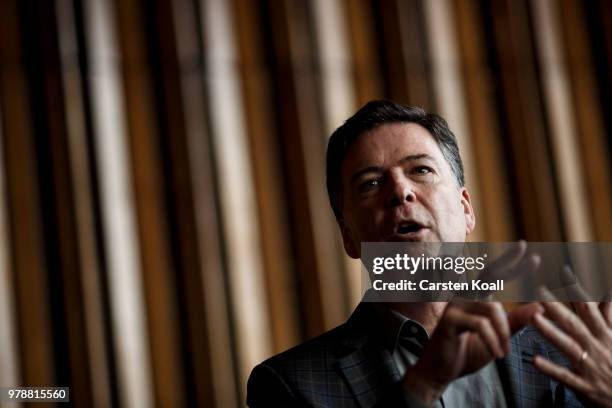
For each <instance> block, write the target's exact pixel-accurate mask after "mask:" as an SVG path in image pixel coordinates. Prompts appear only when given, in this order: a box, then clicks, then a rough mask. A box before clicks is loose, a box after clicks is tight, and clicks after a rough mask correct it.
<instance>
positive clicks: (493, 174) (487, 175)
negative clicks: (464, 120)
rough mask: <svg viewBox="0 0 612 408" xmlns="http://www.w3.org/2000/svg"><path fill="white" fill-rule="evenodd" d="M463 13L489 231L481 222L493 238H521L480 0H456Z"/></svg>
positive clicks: (461, 40) (472, 122)
mask: <svg viewBox="0 0 612 408" xmlns="http://www.w3.org/2000/svg"><path fill="white" fill-rule="evenodd" d="M453 5H454V10H455V14H456V16H457V18H456V22H457V40H458V44H459V51H460V55H461V69H462V72H463V73H464V82H465V86H464V87H463V89H464V92H465V98H466V111H467V114H468V119H469V131H470V136H471V139H472V140H473V143H472V147H473V151H474V157H473V161H472V164H473V166H474V171H475V172H476V173H477V174H478V177H479V180H480V188H481V200H480V201H481V202H480V203H479V204H480V206H479V209H478V211H477V213H476V223H477V224H479V223H480V221H481V219H482V218H485V219H486V222H485V224H484V225H485V226H486V230H485V229H484V228H482V226H479V227H478V228H479V229H480V231H481V237H483V239H486V240H487V241H493V242H504V241H513V240H515V239H516V227H515V221H514V214H513V213H512V210H511V208H512V204H511V203H512V199H511V197H510V191H509V190H510V189H509V186H508V182H509V179H508V173H509V171H510V170H509V169H508V168H507V165H506V161H505V160H504V155H505V153H506V152H505V151H504V150H503V149H502V140H501V132H500V124H499V116H498V111H497V107H496V105H495V104H496V103H497V100H496V99H495V91H494V89H495V88H494V82H493V76H492V75H491V74H492V73H491V67H490V65H489V61H488V60H487V50H486V41H485V36H486V35H487V33H486V31H485V29H484V24H483V21H482V18H483V15H482V13H480V10H479V8H478V1H476V0H454V1H453Z"/></svg>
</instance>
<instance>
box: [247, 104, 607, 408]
mask: <svg viewBox="0 0 612 408" xmlns="http://www.w3.org/2000/svg"><path fill="white" fill-rule="evenodd" d="M327 188H328V193H329V197H330V202H331V206H332V209H333V211H334V213H335V215H336V218H337V220H338V224H339V226H340V230H341V233H342V239H343V243H344V248H345V250H346V252H347V253H348V254H349V255H350V256H351V257H353V258H359V257H360V256H361V253H360V251H361V242H373V241H421V242H463V241H465V239H466V237H467V236H468V235H469V234H470V233H471V232H472V231H473V229H474V227H475V222H476V221H475V216H474V211H473V208H472V203H471V198H470V195H469V193H468V191H467V189H466V188H465V187H464V176H463V166H462V163H461V158H460V155H459V149H458V147H457V142H456V139H455V137H454V135H453V134H452V132H451V131H450V130H449V129H448V126H447V124H446V122H445V121H444V120H443V119H442V118H440V117H439V116H437V115H434V114H428V113H425V112H424V111H423V110H421V109H419V108H411V107H405V106H401V105H398V104H395V103H393V102H389V101H374V102H370V103H368V104H366V105H365V106H364V107H362V108H361V109H360V110H359V111H358V112H357V113H356V114H355V115H354V116H352V117H351V118H350V119H348V120H347V121H346V122H345V123H344V124H343V125H342V126H341V127H340V128H338V129H337V130H336V131H335V132H334V134H333V135H332V136H331V138H330V140H329V145H328V151H327ZM506 262H507V263H508V265H509V267H511V268H517V269H523V270H525V269H526V270H534V269H535V268H537V266H538V262H539V260H538V259H537V258H536V257H527V256H526V255H525V246H524V245H518V246H517V249H516V250H514V252H512V253H509V254H507V255H506ZM546 295H547V296H548V294H546ZM554 305H555V306H550V305H549V304H545V306H543V305H541V304H535V303H534V304H528V305H525V306H522V307H519V308H516V309H515V310H513V311H512V312H510V313H509V314H506V313H505V312H504V310H503V308H502V306H501V305H500V304H499V303H497V302H451V303H448V304H447V303H443V302H423V303H388V304H373V303H366V302H362V303H361V304H360V305H359V306H358V307H357V309H356V310H355V312H354V313H353V315H352V316H351V317H350V319H349V320H348V321H347V322H346V323H345V324H343V325H341V326H339V327H337V328H335V329H333V330H331V331H329V332H327V333H325V334H323V335H321V336H319V337H317V338H315V339H312V340H310V341H308V342H306V343H303V344H301V345H299V346H297V347H295V348H293V349H291V350H288V351H286V352H284V353H281V354H279V355H277V356H275V357H272V358H271V359H269V360H267V361H265V362H263V363H261V364H260V365H258V366H257V367H255V369H254V370H253V373H252V374H251V377H250V379H249V384H248V396H247V403H248V405H249V406H251V407H264V406H326V407H327V406H329V407H352V406H363V407H372V406H381V407H387V406H419V407H420V406H444V407H451V406H453V407H455V406H513V405H518V406H541V405H551V406H552V405H553V404H555V405H556V406H563V405H567V406H572V405H576V406H578V405H580V403H579V401H578V400H577V399H576V398H575V396H574V394H573V393H572V392H571V391H570V390H569V389H568V387H566V386H563V385H562V384H559V383H558V382H557V381H554V380H552V379H551V378H549V377H548V376H546V375H544V374H542V373H540V372H539V371H538V370H537V369H536V366H535V365H537V366H538V368H539V369H540V370H548V371H546V372H547V373H548V374H549V375H551V376H553V377H554V378H556V379H563V380H564V382H565V383H568V384H569V385H571V386H572V387H574V388H576V389H579V390H580V391H581V392H583V393H586V394H587V395H588V396H589V397H590V398H591V400H592V401H595V402H598V403H601V402H602V401H605V400H606V398H607V394H606V391H605V386H606V384H605V380H606V379H607V377H606V376H605V370H599V371H602V372H603V374H601V373H599V371H597V370H595V369H594V371H597V374H598V375H599V376H594V377H593V379H594V378H598V379H601V378H603V379H604V380H603V381H602V382H603V385H602V386H599V387H591V385H590V384H587V385H586V387H587V388H588V387H591V388H588V389H587V388H585V384H581V386H582V388H580V387H578V386H577V385H576V383H575V378H572V379H573V380H574V383H571V382H570V381H568V380H567V379H568V378H569V377H567V372H566V371H567V368H564V366H566V365H567V364H568V363H567V362H566V361H565V359H564V358H563V357H562V355H561V354H560V353H559V352H557V351H556V350H555V349H554V348H552V347H551V346H548V345H547V343H545V342H543V341H542V339H541V337H540V336H539V335H538V334H537V333H536V332H535V330H534V329H523V328H524V327H525V326H526V325H527V324H528V323H530V322H532V321H534V322H535V323H536V327H538V328H539V329H543V328H544V330H543V331H544V332H545V334H546V335H547V337H550V338H551V339H554V341H553V343H554V344H556V345H558V344H563V345H564V348H559V349H560V350H561V351H565V352H566V354H569V355H570V356H574V355H576V353H578V355H579V358H578V360H579V361H574V363H575V366H578V368H579V369H580V370H586V369H589V373H590V372H591V371H593V370H590V368H591V366H592V365H593V364H592V361H591V359H589V358H588V354H587V356H586V357H585V356H584V353H585V352H586V350H587V349H586V348H584V349H582V348H580V347H579V348H578V349H576V347H575V344H572V347H573V349H572V350H571V352H572V353H574V354H570V353H569V351H568V350H569V345H568V344H569V343H568V342H567V339H566V338H565V337H559V336H560V333H559V332H560V331H559V330H558V329H557V328H556V326H554V325H551V324H550V322H549V321H547V320H545V318H543V317H541V314H542V312H543V311H544V307H546V311H547V314H549V315H551V314H552V315H553V317H555V316H556V317H558V321H561V322H563V324H561V326H562V327H564V324H566V323H567V322H568V319H569V318H568V315H567V311H565V310H563V309H559V307H558V304H554ZM551 308H552V309H551ZM553 309H554V313H551V311H552V310H553ZM555 313H556V314H555ZM588 313H590V314H589V316H591V315H592V313H595V312H594V311H593V309H592V308H591V309H590V310H589V311H588ZM597 313H599V312H597ZM606 313H607V314H610V313H609V312H608V311H606V312H604V313H601V314H600V315H599V320H598V324H599V326H598V327H599V328H600V329H601V330H604V329H603V326H601V325H602V324H604V325H605V330H607V332H605V330H604V334H603V335H600V336H599V337H597V339H595V338H594V339H590V340H593V341H595V340H597V341H598V342H599V343H597V344H598V347H599V346H601V347H599V349H598V350H599V351H598V352H599V353H600V355H602V356H603V357H605V358H608V357H610V356H607V355H604V354H605V352H604V351H602V350H603V349H604V348H605V346H606V345H612V342H611V343H606V342H607V341H608V338H607V337H606V336H607V335H608V334H610V332H612V330H610V327H612V319H610V320H608V321H605V319H606V318H607V317H606ZM536 316H537V317H536ZM585 316H586V314H585ZM591 320H592V319H591ZM602 322H604V323H602ZM574 323H575V322H573V321H572V323H571V324H574ZM551 326H552V327H551ZM546 330H547V331H546ZM586 330H587V331H588V328H587V329H586ZM513 333H516V335H514V337H512V334H513ZM583 334H584V333H583ZM564 335H565V334H564ZM566 337H567V335H566ZM610 337H611V338H612V336H610ZM602 339H603V340H602ZM563 341H565V343H563ZM510 344H512V346H510ZM585 344H586V343H585ZM593 344H595V343H593ZM589 345H590V343H589ZM591 349H593V350H595V347H594V346H593V347H590V348H589V350H591ZM536 356H544V357H546V358H542V357H536ZM534 358H535V359H534ZM574 360H575V359H574ZM610 361H612V357H611V358H610ZM610 368H612V365H611V366H610ZM554 370H556V371H555V373H553V371H554ZM560 370H561V371H560ZM563 370H566V371H563ZM611 372H612V371H611ZM602 390H603V391H602Z"/></svg>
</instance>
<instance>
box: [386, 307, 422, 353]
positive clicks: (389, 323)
mask: <svg viewBox="0 0 612 408" xmlns="http://www.w3.org/2000/svg"><path fill="white" fill-rule="evenodd" d="M376 306H377V307H376V310H377V313H378V316H379V318H380V319H381V326H382V329H383V333H382V334H383V338H384V342H385V345H386V346H387V348H388V349H389V351H390V352H391V353H393V352H395V349H396V348H397V345H398V341H399V339H400V338H401V337H406V338H410V339H413V340H414V341H416V342H417V343H418V344H420V345H421V346H424V345H425V343H427V341H428V340H429V335H428V334H427V330H425V328H424V327H423V325H422V324H420V323H419V322H417V321H416V320H411V319H409V318H407V317H406V316H404V315H403V314H401V313H400V312H398V311H396V310H393V309H391V308H390V307H388V306H387V305H384V304H376Z"/></svg>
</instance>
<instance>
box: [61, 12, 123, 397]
mask: <svg viewBox="0 0 612 408" xmlns="http://www.w3.org/2000/svg"><path fill="white" fill-rule="evenodd" d="M56 10H57V18H58V31H59V32H58V37H59V47H60V59H61V64H62V76H63V78H62V79H63V85H64V100H65V101H66V106H65V110H66V124H67V129H66V130H67V133H68V144H69V146H68V148H69V155H70V167H71V169H72V177H73V187H72V188H73V189H74V204H73V205H74V207H75V209H76V211H75V217H76V223H75V224H76V228H77V231H76V234H77V236H78V238H77V239H76V243H77V245H78V251H79V260H80V262H81V266H80V268H79V269H80V273H81V282H82V287H81V289H82V301H83V309H84V323H85V326H86V327H85V330H86V342H87V351H88V358H89V360H90V364H89V369H90V378H91V381H92V384H91V387H92V392H93V396H92V398H93V402H94V403H95V406H101V407H103V406H108V405H110V404H111V399H110V398H111V389H110V383H109V380H110V375H111V373H110V371H109V367H108V361H107V359H108V358H109V355H108V351H107V350H106V344H107V341H106V338H105V337H106V333H105V330H104V315H103V305H102V301H103V300H102V298H101V295H102V287H101V282H100V268H99V263H98V262H99V256H98V254H97V246H96V242H95V239H96V238H95V231H94V219H93V213H92V211H93V203H92V191H91V184H90V180H89V177H88V176H89V165H88V157H87V146H86V143H87V142H86V129H85V123H84V121H85V116H84V111H83V106H84V103H83V101H82V98H81V95H82V94H81V92H82V91H81V88H82V84H81V81H80V75H79V71H78V65H77V64H78V48H77V43H76V42H77V38H76V31H75V21H74V15H73V10H72V4H71V2H69V1H67V0H60V1H58V2H57V3H56Z"/></svg>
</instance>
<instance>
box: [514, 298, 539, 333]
mask: <svg viewBox="0 0 612 408" xmlns="http://www.w3.org/2000/svg"><path fill="white" fill-rule="evenodd" d="M536 313H544V307H543V306H542V305H541V304H540V303H527V304H525V305H521V306H519V307H517V308H515V309H513V310H511V311H510V313H508V316H507V318H508V325H509V326H510V333H512V334H514V333H516V332H517V331H519V330H520V329H522V328H523V327H525V326H527V325H528V324H529V323H531V321H532V319H533V316H534V315H535V314H536Z"/></svg>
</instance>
